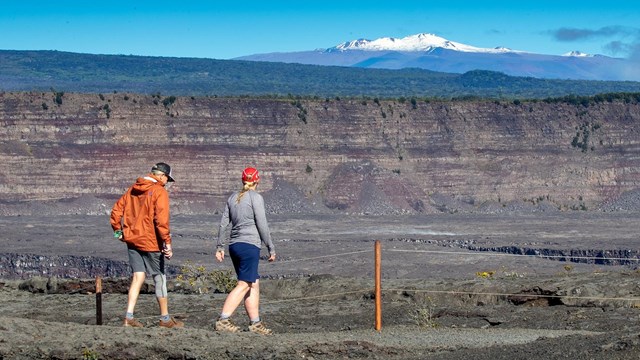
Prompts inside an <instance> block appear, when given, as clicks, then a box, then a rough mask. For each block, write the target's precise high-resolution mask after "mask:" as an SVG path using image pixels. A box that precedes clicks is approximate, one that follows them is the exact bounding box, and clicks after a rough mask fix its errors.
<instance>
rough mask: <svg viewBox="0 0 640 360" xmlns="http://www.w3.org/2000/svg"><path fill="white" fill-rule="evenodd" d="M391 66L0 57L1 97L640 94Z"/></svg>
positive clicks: (602, 84)
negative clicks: (26, 94) (48, 94)
mask: <svg viewBox="0 0 640 360" xmlns="http://www.w3.org/2000/svg"><path fill="white" fill-rule="evenodd" d="M446 51H450V50H444V49H436V50H434V53H437V52H446ZM352 52H354V53H358V54H362V53H370V52H365V51H362V50H354V51H352ZM456 53H459V52H456ZM480 55H484V56H492V54H480ZM516 56H517V55H516ZM390 60H391V55H389V57H388V58H386V59H378V58H372V57H368V58H365V57H363V58H362V59H361V60H360V63H361V65H362V66H361V67H346V66H317V65H301V64H284V63H276V62H256V61H240V60H215V59H199V58H175V57H173V58H171V57H149V56H130V55H92V54H78V53H70V52H61V51H15V50H0V91H51V89H55V91H65V92H83V93H110V92H114V91H117V92H130V93H144V94H156V93H161V94H163V95H176V96H178V95H182V96H312V97H313V96H321V97H343V96H348V97H361V96H367V97H380V98H399V97H432V98H454V97H482V98H546V97H560V96H566V95H595V94H600V93H611V92H640V82H630V81H626V82H619V81H568V80H549V79H536V78H533V77H513V76H508V75H505V74H503V73H500V72H492V71H478V70H473V71H467V72H465V73H462V74H454V73H450V72H434V71H429V70H423V69H417V68H415V67H414V68H408V69H400V70H389V69H375V68H372V67H374V66H373V65H375V64H376V62H378V61H390ZM420 61H421V60H420V59H419V58H417V59H416V62H417V63H419V62H420Z"/></svg>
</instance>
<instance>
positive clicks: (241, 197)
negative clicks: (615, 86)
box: [216, 167, 276, 335]
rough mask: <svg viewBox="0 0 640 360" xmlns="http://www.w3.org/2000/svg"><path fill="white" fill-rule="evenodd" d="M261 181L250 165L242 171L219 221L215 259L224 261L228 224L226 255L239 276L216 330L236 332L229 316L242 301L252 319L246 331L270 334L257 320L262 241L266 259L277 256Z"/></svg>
mask: <svg viewBox="0 0 640 360" xmlns="http://www.w3.org/2000/svg"><path fill="white" fill-rule="evenodd" d="M259 182H260V174H259V173H258V170H257V169H255V168H252V167H248V168H246V169H244V171H243V172H242V190H240V191H237V192H235V193H233V194H232V195H231V196H230V197H229V199H228V200H227V204H226V206H225V209H224V213H223V215H222V219H221V220H220V229H219V231H218V245H217V249H216V259H217V260H218V261H219V262H221V261H222V260H224V255H225V254H224V239H225V238H226V230H227V227H228V226H229V224H231V234H230V236H229V238H230V240H229V256H230V257H231V261H232V262H233V267H234V269H235V271H236V275H237V276H238V285H236V287H235V288H234V289H233V290H231V292H230V293H229V295H227V299H226V300H225V302H224V305H223V307H222V313H221V314H220V317H219V318H218V320H217V321H216V330H217V331H226V332H234V333H235V332H238V331H240V328H239V327H238V326H236V325H235V324H233V323H232V322H231V320H230V319H229V318H230V317H231V315H232V314H233V312H234V311H235V310H236V308H237V307H238V306H239V305H240V303H241V302H242V301H244V308H245V310H246V311H247V315H248V316H249V319H250V320H251V324H250V325H249V331H251V332H255V333H258V334H263V335H269V334H271V333H272V331H271V329H267V327H265V326H264V324H263V323H262V322H261V321H260V286H259V279H260V275H259V274H258V262H259V260H260V248H261V246H262V243H264V244H265V245H266V246H267V250H269V261H274V260H275V259H276V253H275V249H274V247H273V242H272V241H271V234H270V232H269V225H268V224H267V217H266V215H265V210H264V200H263V199H262V195H260V194H258V193H257V192H256V187H257V186H258V183H259Z"/></svg>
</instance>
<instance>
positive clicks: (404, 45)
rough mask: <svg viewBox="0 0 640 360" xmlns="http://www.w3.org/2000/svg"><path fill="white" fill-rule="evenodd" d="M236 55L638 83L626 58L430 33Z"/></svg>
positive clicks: (638, 71)
mask: <svg viewBox="0 0 640 360" xmlns="http://www.w3.org/2000/svg"><path fill="white" fill-rule="evenodd" d="M236 59H237V60H250V61H271V62H283V63H298V64H309V65H324V66H330V65H337V66H350V67H363V68H376V69H406V68H419V69H425V70H432V71H441V72H450V73H458V74H461V73H465V72H467V71H472V70H489V71H497V72H502V73H505V74H507V75H512V76H531V77H535V78H540V79H571V80H603V81H640V64H638V63H637V62H633V61H630V60H627V59H621V58H612V57H608V56H604V55H591V54H586V53H583V52H580V51H577V50H576V51H570V52H568V53H565V54H563V55H547V54H536V53H531V52H526V51H521V50H511V49H508V48H506V47H501V46H496V47H494V48H480V47H475V46H472V45H467V44H462V43H459V42H455V41H451V40H448V39H445V38H442V37H440V36H437V35H435V34H429V33H421V34H416V35H410V36H407V37H404V38H392V37H382V38H378V39H375V40H367V39H357V40H351V41H345V42H343V43H340V44H338V45H336V46H333V47H330V48H328V49H317V50H313V51H299V52H289V53H267V54H254V55H248V56H242V57H239V58H236Z"/></svg>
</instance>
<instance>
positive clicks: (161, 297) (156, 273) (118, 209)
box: [111, 163, 184, 328]
mask: <svg viewBox="0 0 640 360" xmlns="http://www.w3.org/2000/svg"><path fill="white" fill-rule="evenodd" d="M173 181H174V180H173V177H172V175H171V167H170V166H169V165H168V164H165V163H157V164H155V165H154V166H153V167H152V168H151V173H150V174H148V175H146V176H144V177H139V178H138V179H137V180H136V183H135V184H133V186H131V187H130V188H129V189H128V190H127V192H126V193H124V195H122V196H121V197H120V199H119V200H118V201H117V202H116V203H115V205H113V208H112V209H111V227H112V228H113V231H114V237H115V238H117V239H119V240H120V241H122V242H124V243H126V244H127V252H128V254H129V265H130V266H131V271H132V272H133V277H132V279H131V286H130V287H129V299H128V303H127V312H126V314H125V318H124V326H131V327H143V326H144V325H143V324H142V323H141V322H140V321H138V320H136V319H135V318H134V316H133V311H134V308H135V306H136V302H137V300H138V295H139V294H140V289H141V288H142V285H143V284H144V281H145V278H146V273H147V272H149V274H150V275H151V276H153V281H154V283H155V289H156V298H157V300H158V306H159V307H160V322H159V325H160V326H162V327H167V328H173V327H183V326H184V323H183V322H182V321H178V320H175V319H174V318H173V317H171V316H170V315H169V306H168V301H167V278H166V275H165V271H164V259H165V258H166V259H167V260H168V259H171V257H172V256H173V249H172V246H171V233H170V231H169V193H168V192H167V190H166V189H165V185H166V184H167V182H173Z"/></svg>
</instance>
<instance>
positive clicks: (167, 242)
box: [153, 188, 173, 259]
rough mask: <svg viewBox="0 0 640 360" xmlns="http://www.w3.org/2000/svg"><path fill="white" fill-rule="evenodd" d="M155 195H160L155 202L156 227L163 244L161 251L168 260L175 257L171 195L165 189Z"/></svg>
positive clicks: (154, 220)
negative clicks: (172, 244) (170, 211)
mask: <svg viewBox="0 0 640 360" xmlns="http://www.w3.org/2000/svg"><path fill="white" fill-rule="evenodd" d="M155 193H156V194H158V195H157V196H158V197H157V198H156V201H155V214H154V219H153V222H154V227H155V231H156V234H158V236H160V240H162V243H163V247H162V249H161V251H162V253H163V254H164V255H165V256H166V257H167V259H170V258H171V257H172V256H173V248H172V246H171V231H170V226H169V193H168V192H167V191H166V190H165V189H164V188H162V189H161V190H160V191H155Z"/></svg>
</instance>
